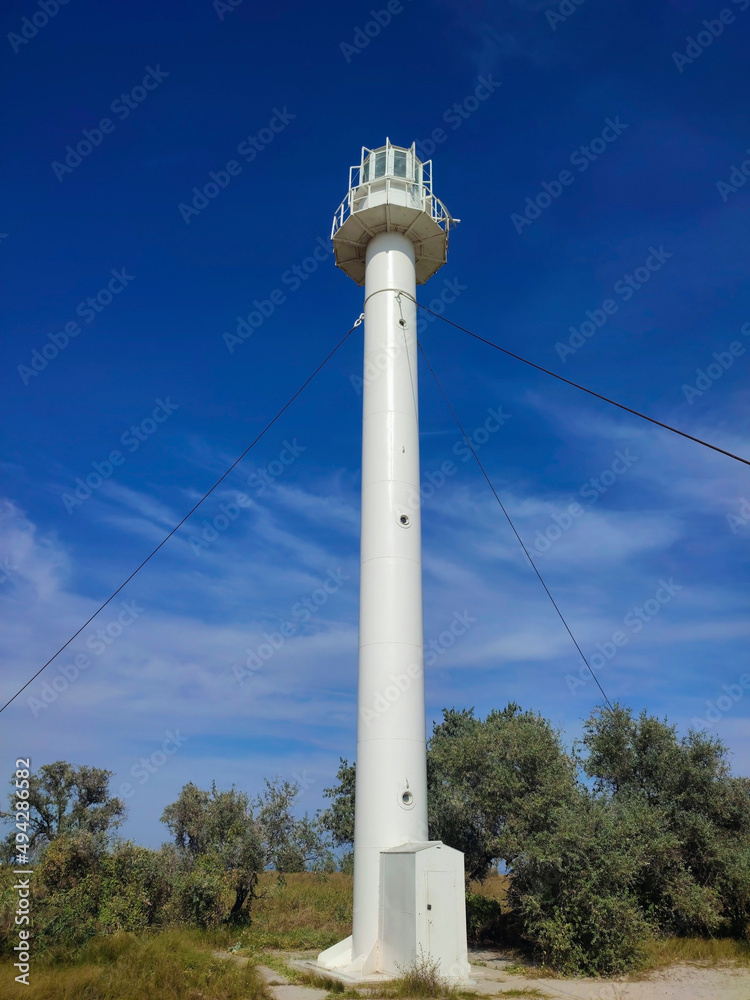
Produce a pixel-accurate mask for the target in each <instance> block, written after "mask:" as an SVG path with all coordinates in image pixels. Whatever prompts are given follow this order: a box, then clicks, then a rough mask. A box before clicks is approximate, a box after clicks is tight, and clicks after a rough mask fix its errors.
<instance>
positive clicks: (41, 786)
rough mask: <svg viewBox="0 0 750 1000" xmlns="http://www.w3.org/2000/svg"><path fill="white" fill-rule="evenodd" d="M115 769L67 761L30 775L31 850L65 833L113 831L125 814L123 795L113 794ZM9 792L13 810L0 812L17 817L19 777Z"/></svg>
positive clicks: (8, 847) (10, 847) (10, 845)
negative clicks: (111, 791) (10, 792)
mask: <svg viewBox="0 0 750 1000" xmlns="http://www.w3.org/2000/svg"><path fill="white" fill-rule="evenodd" d="M112 773H113V772H112V771H105V770H103V769H102V768H99V767H73V765H72V764H69V763H68V762H67V761H64V760H58V761H56V762H55V763H54V764H43V765H42V766H41V767H40V768H39V771H38V772H37V773H36V774H32V775H30V777H29V798H28V802H29V811H30V818H29V829H28V831H27V832H28V834H29V850H30V851H31V852H38V851H39V850H40V849H42V848H43V847H45V846H46V845H47V844H50V843H51V842H52V841H53V840H55V839H57V838H58V837H60V836H62V835H63V834H73V833H77V832H88V833H91V834H99V833H102V834H109V833H111V832H112V831H113V830H114V829H115V828H116V827H118V826H119V825H120V824H121V823H122V821H123V819H124V818H125V806H124V804H123V802H122V801H121V799H118V798H115V797H112V796H110V795H109V779H110V778H111V777H112ZM10 783H11V786H12V788H13V789H14V791H13V793H12V794H11V795H10V796H9V798H10V804H11V811H9V812H0V817H1V818H2V819H5V820H8V819H15V803H16V793H15V787H16V778H15V775H14V776H13V777H12V778H11V781H10ZM14 844H15V841H14V835H13V834H11V835H10V836H9V837H8V839H7V840H6V845H5V846H6V852H7V851H10V853H11V854H12V853H13V846H14Z"/></svg>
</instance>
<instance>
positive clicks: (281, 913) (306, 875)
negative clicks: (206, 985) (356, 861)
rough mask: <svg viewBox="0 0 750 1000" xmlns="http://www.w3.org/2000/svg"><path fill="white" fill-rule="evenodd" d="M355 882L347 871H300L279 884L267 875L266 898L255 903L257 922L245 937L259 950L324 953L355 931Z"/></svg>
mask: <svg viewBox="0 0 750 1000" xmlns="http://www.w3.org/2000/svg"><path fill="white" fill-rule="evenodd" d="M352 886H353V882H352V877H351V875H344V874H342V873H341V872H332V873H331V874H330V875H318V874H315V873H313V872H300V873H299V874H295V875H285V876H284V880H283V882H280V881H279V878H278V876H277V875H275V874H274V873H273V872H265V873H264V874H263V875H262V876H261V880H260V886H259V891H260V892H263V893H265V896H264V898H262V899H258V900H256V902H255V903H254V904H253V909H252V917H253V922H252V925H251V927H250V928H249V930H248V931H247V932H245V933H244V934H243V935H242V941H243V946H244V947H246V948H249V949H252V950H254V951H258V952H260V951H267V950H272V949H279V950H282V951H307V950H308V949H316V950H319V951H322V950H323V949H324V948H328V947H329V945H332V944H335V943H336V942H337V941H340V940H341V939H342V938H345V937H348V936H349V935H350V934H351V932H352Z"/></svg>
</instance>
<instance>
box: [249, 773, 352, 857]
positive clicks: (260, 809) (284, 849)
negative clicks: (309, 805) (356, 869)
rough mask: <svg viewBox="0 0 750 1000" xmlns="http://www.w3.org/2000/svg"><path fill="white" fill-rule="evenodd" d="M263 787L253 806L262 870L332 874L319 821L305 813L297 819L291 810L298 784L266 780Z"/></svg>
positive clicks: (329, 855) (331, 855)
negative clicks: (261, 843)
mask: <svg viewBox="0 0 750 1000" xmlns="http://www.w3.org/2000/svg"><path fill="white" fill-rule="evenodd" d="M265 784H266V788H265V791H264V792H263V794H262V795H259V796H258V797H257V798H256V800H255V803H254V806H255V816H256V821H257V824H258V828H259V831H260V834H261V838H262V840H263V844H264V847H265V855H266V857H265V860H266V865H265V867H270V868H273V869H274V870H275V871H277V872H280V873H283V872H302V871H306V870H309V869H313V870H327V871H331V870H332V869H333V868H334V866H335V859H334V856H333V852H332V851H331V849H330V845H329V843H328V842H327V840H326V838H325V836H324V833H325V827H324V826H323V824H322V822H321V820H320V819H319V818H318V819H311V818H310V817H309V816H308V815H307V814H305V815H304V816H303V817H302V818H301V819H297V818H296V817H295V816H294V815H293V813H292V809H293V807H294V804H295V800H296V798H297V795H298V794H299V785H297V784H296V783H294V782H290V781H282V779H281V778H279V777H276V778H274V780H273V781H269V780H268V779H267V778H266V781H265Z"/></svg>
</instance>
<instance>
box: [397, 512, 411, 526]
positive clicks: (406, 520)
mask: <svg viewBox="0 0 750 1000" xmlns="http://www.w3.org/2000/svg"><path fill="white" fill-rule="evenodd" d="M398 520H399V523H400V524H403V526H404V527H405V528H407V527H408V526H409V518H408V517H407V516H406V514H402V515H401V517H400V518H399V519H398Z"/></svg>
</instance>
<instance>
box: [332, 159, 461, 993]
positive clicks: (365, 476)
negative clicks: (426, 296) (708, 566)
mask: <svg viewBox="0 0 750 1000" xmlns="http://www.w3.org/2000/svg"><path fill="white" fill-rule="evenodd" d="M455 222H456V220H454V219H452V218H451V216H450V214H449V213H448V211H447V209H446V208H445V206H444V205H443V203H442V202H441V201H440V200H439V199H438V198H436V197H435V195H434V194H433V191H432V164H431V162H430V161H428V162H425V163H422V162H420V160H419V159H418V158H417V155H416V149H415V145H412V146H411V148H409V149H407V148H404V147H401V146H393V145H391V143H390V141H389V140H386V144H385V146H382V147H380V148H379V149H366V148H364V149H363V150H362V159H361V162H360V163H359V164H358V165H357V166H354V167H352V168H351V169H350V172H349V192H348V194H347V196H346V198H345V199H344V201H343V202H342V204H341V206H340V207H339V209H338V211H337V212H336V216H335V218H334V222H333V231H332V238H333V246H334V252H335V256H336V264H337V265H338V267H340V268H341V269H342V270H343V271H345V272H346V273H347V274H348V275H349V277H350V278H353V279H354V281H356V282H357V284H358V285H364V286H365V304H364V315H365V349H364V361H365V364H364V385H363V397H364V399H363V422H362V537H361V569H360V615H359V694H358V720H357V783H356V800H355V803H356V805H355V833H354V925H353V934H352V937H350V938H347V939H346V940H345V941H341V942H339V944H336V945H334V946H333V947H332V948H329V949H328V950H327V951H324V952H323V953H322V954H321V955H320V956H319V957H318V967H319V968H320V967H323V968H325V969H326V970H328V971H331V972H335V973H338V975H340V976H341V977H342V978H351V979H353V980H360V981H361V980H363V979H367V978H368V977H370V976H372V977H373V978H375V979H377V978H380V977H381V976H383V975H387V976H393V975H399V974H400V973H401V972H402V971H403V970H404V969H405V968H408V967H410V966H412V965H413V964H414V963H415V961H418V960H420V959H421V958H422V957H423V956H427V957H429V958H430V959H431V960H432V961H433V962H435V963H437V964H438V966H439V973H440V975H441V976H443V977H445V978H447V979H450V980H452V981H457V982H461V981H466V980H467V979H468V975H469V965H468V961H467V951H466V915H465V895H464V866H463V855H462V854H461V853H460V852H459V851H456V850H453V849H452V848H450V847H447V846H446V845H444V844H442V843H440V842H439V841H429V840H428V839H427V838H428V830H427V771H426V738H425V698H424V663H423V630H422V546H421V519H420V476H419V416H418V395H417V330H416V328H417V323H416V297H415V296H416V286H417V284H423V283H424V282H426V281H427V280H428V278H430V277H431V276H432V275H433V274H434V273H435V272H436V271H437V270H438V268H440V267H441V266H442V265H443V264H444V263H445V261H446V253H447V249H448V232H449V230H450V228H451V226H452V225H454V224H455Z"/></svg>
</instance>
